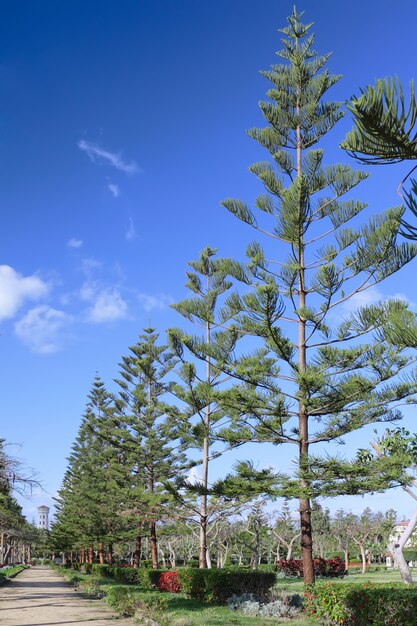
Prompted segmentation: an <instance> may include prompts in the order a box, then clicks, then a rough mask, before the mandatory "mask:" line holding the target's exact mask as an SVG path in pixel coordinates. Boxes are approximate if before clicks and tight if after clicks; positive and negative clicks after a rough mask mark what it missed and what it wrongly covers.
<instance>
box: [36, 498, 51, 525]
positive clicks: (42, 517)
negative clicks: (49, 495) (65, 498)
mask: <svg viewBox="0 0 417 626" xmlns="http://www.w3.org/2000/svg"><path fill="white" fill-rule="evenodd" d="M38 528H44V529H45V530H49V506H46V505H45V504H42V506H38Z"/></svg>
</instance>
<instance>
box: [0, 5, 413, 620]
mask: <svg viewBox="0 0 417 626" xmlns="http://www.w3.org/2000/svg"><path fill="white" fill-rule="evenodd" d="M311 27H312V24H305V23H304V22H303V19H302V14H299V13H297V11H296V10H295V9H294V11H293V13H292V14H291V15H290V16H289V17H288V18H287V25H286V26H285V27H284V28H283V29H282V30H281V34H282V36H283V38H282V45H283V48H282V49H281V50H280V51H278V52H277V55H278V57H279V62H278V63H277V64H274V65H272V66H271V67H270V69H269V70H267V71H264V72H262V74H263V76H264V77H265V79H266V80H267V81H268V83H269V88H268V90H267V93H266V100H264V101H261V102H260V109H261V113H262V115H263V117H264V124H265V125H264V126H263V127H261V128H252V129H250V130H249V131H248V134H249V136H250V137H251V138H252V139H254V140H255V141H256V142H257V143H258V144H259V147H260V149H261V150H262V151H263V154H265V155H266V158H265V160H261V161H259V162H256V163H255V164H253V165H251V166H250V171H251V172H252V173H253V174H254V175H255V176H256V177H257V179H258V180H259V182H260V183H261V186H262V187H263V192H262V193H261V194H260V195H258V197H257V198H256V199H255V201H254V206H249V204H247V203H246V202H244V201H242V200H240V199H235V198H229V199H226V200H224V201H223V202H222V204H223V205H224V207H225V208H226V209H227V210H228V211H229V213H231V214H232V215H233V216H234V217H236V218H237V219H238V220H239V221H240V222H243V224H245V225H246V226H248V227H250V229H251V232H252V231H253V233H254V237H255V240H254V241H250V242H249V243H248V245H247V248H246V257H245V260H244V261H242V260H241V259H234V258H223V257H218V256H217V251H216V249H215V248H213V247H211V246H207V247H206V248H205V249H204V250H203V251H201V252H200V254H199V256H198V258H197V259H196V260H194V261H192V262H190V264H189V269H188V271H187V283H186V287H187V289H188V291H189V296H188V297H187V298H186V299H184V300H183V301H181V302H179V303H177V304H175V305H174V307H173V308H174V309H175V310H176V311H177V312H178V313H179V314H180V316H181V317H182V322H183V323H182V325H179V326H178V327H177V328H170V329H168V330H167V331H166V332H165V333H163V332H161V331H158V330H157V329H154V328H151V327H148V328H145V329H143V331H142V332H141V334H140V335H139V337H138V340H137V342H136V343H135V344H134V345H132V346H131V347H130V348H129V350H128V353H127V355H125V356H123V357H122V358H121V360H120V363H119V374H118V376H117V378H116V380H115V381H114V384H113V385H112V387H111V388H110V387H108V386H107V385H106V384H105V382H104V381H102V380H101V378H100V377H99V376H98V375H97V376H96V378H95V379H94V381H93V384H92V387H91V390H90V393H89V395H88V398H87V403H86V408H85V412H84V414H83V416H82V420H81V425H80V428H79V431H78V435H77V438H76V440H75V442H74V443H73V446H72V450H71V454H70V456H69V459H68V461H69V463H68V468H67V471H66V474H65V476H64V480H63V483H62V486H61V489H60V491H59V494H58V497H57V515H56V519H55V522H54V524H53V528H52V531H51V533H50V537H49V538H48V541H49V546H50V550H51V551H52V552H53V553H54V554H57V553H60V554H61V555H63V558H64V561H66V562H68V563H71V564H72V565H73V567H75V568H76V569H80V568H82V569H83V571H84V572H85V573H88V572H94V574H95V576H96V578H100V577H101V578H106V577H108V578H111V579H112V580H116V581H118V582H120V583H125V584H136V585H139V586H140V587H141V588H143V589H146V590H148V591H151V590H153V589H159V590H160V591H162V590H163V591H166V592H172V593H177V592H179V591H182V592H183V593H185V594H186V595H188V596H189V597H190V598H192V599H194V600H198V601H202V602H203V601H204V602H207V603H210V602H218V603H224V602H226V601H227V598H228V596H231V595H232V594H234V595H235V596H236V597H235V599H234V602H235V603H236V604H237V605H240V604H241V603H244V602H246V601H247V602H249V604H250V603H251V602H252V604H256V603H257V600H256V598H255V596H259V597H261V598H265V597H266V596H267V595H268V593H270V589H271V588H272V587H273V586H274V584H275V582H276V574H275V572H276V571H278V572H280V575H281V576H282V575H285V576H288V577H291V576H292V577H294V578H300V579H303V582H304V584H305V585H306V589H308V590H309V591H308V592H306V593H307V596H306V598H307V600H306V605H307V608H308V610H309V611H310V612H311V613H312V614H317V615H318V616H322V617H323V618H326V619H328V620H329V623H332V624H342V623H360V622H357V621H355V620H357V619H358V618H359V617H360V616H357V615H356V613H354V608H355V607H357V606H359V604H358V603H359V602H362V601H363V602H365V601H366V603H367V605H368V606H369V607H371V608H370V609H369V611H370V612H371V613H375V611H374V609H373V608H372V607H375V606H378V607H379V608H378V611H379V610H382V609H383V607H386V608H384V611H385V612H387V611H391V613H390V615H391V617H390V619H391V622H390V623H392V624H397V623H398V624H400V623H410V624H411V623H413V624H414V623H415V622H411V621H409V622H408V621H405V622H404V621H403V622H401V620H404V619H406V620H407V619H409V613H410V606H411V604H410V603H412V601H413V602H414V599H413V598H414V596H406V592H405V591H404V589H403V588H401V590H400V588H399V590H398V592H397V591H396V590H395V591H392V590H391V591H390V590H389V589H388V588H385V587H384V588H383V589H382V588H379V587H371V588H368V589H367V590H366V592H364V590H363V588H362V587H360V588H359V587H358V588H356V587H349V588H348V587H347V586H346V585H344V586H343V585H340V586H338V584H337V585H336V586H326V585H322V583H320V585H319V586H318V587H317V589H318V591H317V594H316V592H314V593H313V591H312V587H310V586H309V585H313V584H314V582H315V579H316V577H336V578H342V577H343V576H345V574H346V572H347V571H348V570H349V567H352V566H357V568H358V570H360V571H361V572H363V573H365V572H366V570H367V568H369V567H370V566H371V565H372V564H375V563H383V562H384V557H385V555H386V551H387V545H388V542H389V541H390V538H391V535H392V529H393V526H394V521H395V512H394V511H389V512H387V513H384V514H383V513H379V512H373V511H371V510H370V509H369V508H366V509H365V510H364V511H363V513H362V514H360V515H355V514H353V513H351V512H349V511H343V510H340V511H338V512H337V513H336V514H335V515H334V516H331V515H330V513H329V511H328V510H327V509H323V508H322V506H321V505H320V498H323V497H332V496H337V495H343V494H345V495H352V494H364V493H368V492H375V491H382V490H385V489H387V488H389V487H394V486H401V487H403V488H404V489H405V490H408V491H409V492H410V490H411V487H412V486H413V484H414V477H413V474H412V472H413V470H414V469H415V466H416V452H415V450H416V443H415V439H414V437H412V436H411V435H410V434H409V433H407V432H406V431H401V430H397V431H391V430H390V429H389V428H387V425H390V424H391V423H392V422H395V421H397V420H399V419H401V417H402V412H401V411H402V406H403V405H407V404H413V403H415V402H416V400H417V397H416V394H417V377H416V374H415V367H414V366H415V363H416V360H417V356H416V352H415V348H416V347H417V323H416V316H415V314H414V313H413V312H412V311H410V310H409V308H408V306H407V304H406V303H405V302H404V301H403V300H400V299H387V300H382V301H380V302H376V303H374V304H367V305H365V306H359V305H358V302H359V301H360V298H361V296H362V294H364V293H365V292H367V290H369V289H371V288H373V287H375V286H377V285H379V284H380V283H382V282H383V281H384V280H385V279H387V278H389V277H391V276H392V275H394V274H395V273H396V272H398V271H400V270H401V269H402V268H403V267H404V266H405V265H406V264H408V263H409V262H412V261H413V260H414V259H415V257H416V256H417V244H416V243H414V242H413V241H412V239H413V237H412V233H413V230H412V227H408V230H407V226H406V222H405V221H404V214H405V211H406V206H407V205H408V206H411V208H412V209H413V207H414V208H415V206H414V205H413V204H412V202H413V200H412V195H410V194H409V195H407V197H406V200H407V202H405V203H404V204H401V205H400V206H397V207H392V208H389V207H382V210H381V207H371V211H369V210H368V209H367V206H366V204H365V203H364V202H362V201H361V200H360V199H357V195H358V188H360V186H361V184H364V181H365V180H366V178H367V174H365V173H364V172H363V171H361V170H358V169H354V168H353V167H351V166H350V165H348V164H346V163H341V164H340V163H327V161H326V158H325V152H324V147H323V145H324V144H326V142H328V141H329V137H328V134H329V133H330V131H332V129H333V128H334V127H335V126H336V125H337V123H338V121H339V120H340V119H341V118H342V117H343V115H344V110H343V107H342V103H340V102H332V101H331V100H330V99H328V92H329V90H331V88H332V86H333V85H335V84H336V83H337V82H338V81H339V80H340V76H339V75H334V74H331V73H330V71H329V70H328V69H327V63H328V59H329V56H330V55H329V54H326V55H324V56H320V55H318V54H317V53H316V51H315V50H314V47H313V45H314V35H312V33H311ZM390 97H391V99H392V100H393V105H392V106H391V107H390V106H389V105H388V104H387V103H388V99H389V98H390ZM395 98H396V96H395V83H392V82H391V83H390V82H387V81H386V82H385V83H378V87H377V89H376V90H374V91H372V90H369V91H368V92H365V93H364V94H363V95H362V97H361V98H359V99H357V100H356V101H354V102H353V104H352V105H351V106H350V108H351V110H352V111H353V112H354V113H355V112H357V113H358V120H359V121H358V123H357V127H356V130H355V131H352V133H351V134H350V135H349V136H348V137H347V138H346V140H345V142H344V145H343V146H344V147H345V148H346V149H348V150H349V151H350V152H351V153H352V154H353V155H354V156H356V157H357V156H358V154H359V153H360V152H366V151H367V150H368V154H373V155H375V154H378V147H380V146H381V145H382V146H385V147H386V146H387V143H386V138H387V132H385V131H386V128H387V127H388V128H389V129H390V130H391V131H392V132H391V140H392V142H391V143H392V146H393V150H392V151H391V152H390V151H389V150H388V148H386V150H387V151H386V152H382V156H381V157H379V156H373V157H372V159H374V162H379V160H378V159H380V158H381V159H388V161H392V160H399V159H400V158H402V156H401V155H402V154H403V153H401V152H399V145H400V139H401V140H402V142H403V145H405V146H406V148H407V149H408V152H407V153H406V154H408V155H411V156H408V157H407V158H415V156H414V152H413V150H414V151H415V137H412V136H411V129H412V127H413V125H414V122H415V118H416V117H417V116H416V114H415V112H416V110H417V109H416V106H415V102H414V94H413V93H412V104H411V105H410V108H409V110H408V112H406V111H405V112H404V107H403V109H401V106H400V104H399V102H400V103H401V102H403V100H402V99H401V98H402V93H400V96H399V98H400V99H399V100H398V98H397V99H395ZM381 102H382V104H381ZM368 104H369V107H370V108H371V113H372V115H374V116H375V115H376V116H377V115H379V116H380V122H381V123H380V125H379V126H378V127H377V129H376V131H375V128H374V127H369V126H368V127H367V128H368V130H367V129H366V128H365V121H366V120H365V121H364V119H365V118H364V111H365V109H366V106H365V105H368ZM378 107H379V108H378ZM399 111H400V113H401V111H402V113H401V116H400V117H401V119H400V121H399V122H398V124H397V126H396V127H395V132H394V131H393V128H392V124H393V122H392V119H393V117H395V115H394V114H395V113H397V114H398V113H399ZM359 113H360V114H361V115H362V114H363V115H362V117H359ZM381 120H382V121H381ZM401 124H402V128H404V127H406V130H405V131H404V132H403V134H402V135H401ZM369 128H370V130H369ZM376 132H381V133H382V134H381V140H380V141H379V140H376V139H375V137H376ZM361 141H362V143H361ZM388 144H389V142H388ZM369 146H371V148H369ZM413 184H414V183H413ZM248 230H249V228H248ZM402 234H406V236H407V237H408V241H404V239H403V238H402V236H401V235H402ZM378 424H383V425H384V434H383V435H382V436H381V437H380V438H379V439H377V440H376V441H374V442H373V444H372V446H373V447H372V448H371V451H369V450H368V451H367V450H356V449H352V447H350V448H349V454H348V456H347V457H343V456H341V455H340V453H339V448H338V445H339V444H340V443H342V442H344V441H346V442H347V443H349V441H350V436H351V434H352V433H354V432H355V431H359V430H361V429H364V428H365V427H366V426H370V425H374V426H375V425H378ZM249 443H250V444H254V443H255V444H257V445H258V446H259V450H260V455H262V450H263V449H266V448H267V449H268V450H270V449H272V448H273V449H274V450H276V451H277V452H276V454H277V456H278V455H279V451H280V449H281V447H282V446H286V447H287V448H290V449H292V450H294V455H293V456H294V460H295V463H294V467H295V470H294V472H293V473H283V472H277V471H273V470H271V469H269V468H258V467H256V466H255V464H254V463H253V460H252V459H248V460H246V461H240V462H239V463H238V464H237V465H236V466H235V468H234V470H233V471H231V472H230V473H229V474H228V475H226V476H223V477H222V479H221V480H217V481H215V482H214V481H213V480H212V479H211V478H210V477H211V474H210V471H211V470H210V468H211V466H212V465H211V464H212V463H213V461H215V460H216V459H218V458H219V457H221V456H222V457H225V458H227V455H228V454H230V452H231V451H232V450H234V449H236V448H239V449H241V450H242V456H243V455H244V451H245V446H246V445H247V444H249ZM4 458H5V462H4V463H6V461H7V457H4ZM276 466H277V467H278V466H279V461H278V460H277V462H276ZM5 475H7V473H6V474H5ZM0 479H1V476H0ZM2 485H3V486H2V491H1V497H2V498H3V502H4V503H5V510H7V511H9V510H10V512H7V516H8V518H7V520H8V521H6V522H3V520H0V521H1V524H2V528H3V527H4V528H6V526H7V528H12V527H13V524H15V526H16V528H19V524H20V523H21V522H20V518H21V512H20V510H19V509H18V507H17V505H16V503H15V501H14V500H13V498H12V496H11V493H10V483H9V482H8V480H6V481H5V482H4V483H2ZM414 497H415V496H414ZM277 498H281V499H283V501H284V505H283V506H282V507H281V508H280V509H278V510H273V505H272V504H271V501H274V500H276V499H277ZM281 501H282V500H281ZM291 501H296V502H297V504H296V509H297V511H298V519H295V517H294V516H293V514H292V513H291V507H290V505H289V503H291ZM7 507H9V508H8V509H7ZM16 507H17V508H16ZM7 516H6V517H7ZM19 516H20V517H19ZM416 519H417V513H416ZM22 528H23V527H22ZM411 531H412V528H411V527H410V534H411ZM8 532H9V534H7V533H6V536H7V537H9V539H8V541H9V544H10V545H12V541H16V540H14V539H12V537H13V534H12V533H10V531H8ZM2 536H3V535H2ZM403 547H404V546H403V545H401V546H400V548H401V549H400V550H399V551H398V550H397V548H396V547H395V545H394V544H392V553H393V555H394V558H395V559H396V560H397V562H398V563H399V564H401V563H402V564H403V565H404V562H405V559H404V558H403V554H402V548H403ZM10 549H11V548H10ZM121 566H124V567H121ZM245 568H246V569H245ZM405 568H406V569H404V568H402V572H403V574H404V580H405V581H406V582H411V576H410V573H409V571H408V569H407V564H406V563H405ZM251 570H253V571H251ZM404 572H405V573H404ZM407 576H408V579H407ZM114 593H116V592H114ZM117 593H119V592H117ZM120 593H123V594H125V593H127V592H121V591H120ZM244 593H245V594H252V596H253V597H252V596H251V598H250V599H248V598H246V600H242V599H240V600H239V599H238V596H239V594H240V595H241V594H244ZM401 594H403V595H401ZM365 596H366V598H365ZM400 596H401V598H403V596H404V601H403V600H401V602H402V606H403V609H401V611H402V612H401V611H400V610H399V609H398V611H397V612H395V611H396V610H397V609H396V608H395V607H397V604H395V607H394V608H393V609H391V608H390V607H391V605H392V599H393V597H400ZM276 601H278V600H276ZM115 602H116V600H115ZM325 605H326V606H325ZM327 607H330V608H329V609H328V608H327ZM381 607H382V608H381ZM397 608H398V607H397ZM255 609H256V610H257V611H258V612H259V611H260V613H259V614H260V615H261V614H262V610H263V606H262V602H258V607H257V608H256V607H253V610H254V611H255ZM394 609H395V610H394ZM248 610H250V607H249V608H248ZM355 610H356V609H355ZM326 611H327V612H326ZM329 611H330V612H329ZM332 611H333V613H332ZM264 615H267V614H266V613H264ZM363 615H365V613H363ZM377 618H378V619H379V617H378V616H376V617H375V620H376V619H377ZM410 619H411V618H410ZM413 619H414V618H413ZM348 620H353V621H351V622H348ZM242 623H243V622H242ZM364 623H365V622H364ZM366 623H367V624H368V623H374V622H369V621H368V622H366ZM376 623H385V622H377V621H375V624H376Z"/></svg>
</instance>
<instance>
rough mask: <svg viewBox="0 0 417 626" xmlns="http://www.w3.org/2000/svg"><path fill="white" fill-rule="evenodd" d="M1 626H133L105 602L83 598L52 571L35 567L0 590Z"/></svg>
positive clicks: (19, 575)
mask: <svg viewBox="0 0 417 626" xmlns="http://www.w3.org/2000/svg"><path fill="white" fill-rule="evenodd" d="M0 624H1V626H50V625H53V624H62V625H68V626H77V625H81V624H82V625H83V626H86V625H87V624H88V626H132V625H133V622H132V621H130V620H125V619H118V618H117V616H116V615H115V613H114V612H113V611H112V610H111V609H110V607H108V606H107V605H106V604H105V602H104V601H103V600H91V599H87V598H85V597H83V596H81V595H80V594H79V593H77V592H76V591H74V590H73V588H72V587H71V586H70V585H69V584H68V583H67V582H65V581H64V580H63V579H62V578H61V577H60V576H57V574H55V572H53V571H52V570H51V569H49V568H47V567H45V568H43V567H33V568H30V569H28V570H25V571H24V572H22V573H21V574H18V575H17V576H16V578H14V579H13V580H11V581H10V582H8V583H6V584H5V585H3V586H1V587H0Z"/></svg>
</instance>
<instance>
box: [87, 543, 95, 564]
mask: <svg viewBox="0 0 417 626" xmlns="http://www.w3.org/2000/svg"><path fill="white" fill-rule="evenodd" d="M88 562H89V563H94V546H93V544H90V549H89V551H88Z"/></svg>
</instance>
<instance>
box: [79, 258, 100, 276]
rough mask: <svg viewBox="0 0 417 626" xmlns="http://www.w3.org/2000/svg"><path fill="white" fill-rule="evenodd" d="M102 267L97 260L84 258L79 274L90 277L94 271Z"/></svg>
mask: <svg viewBox="0 0 417 626" xmlns="http://www.w3.org/2000/svg"><path fill="white" fill-rule="evenodd" d="M102 266H103V263H102V262H101V261H98V260H97V259H91V258H85V259H83V260H82V261H81V268H80V269H81V272H82V273H83V274H84V275H85V276H87V277H90V276H91V275H92V274H93V273H94V272H95V271H96V270H98V269H100V268H101V267H102Z"/></svg>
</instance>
